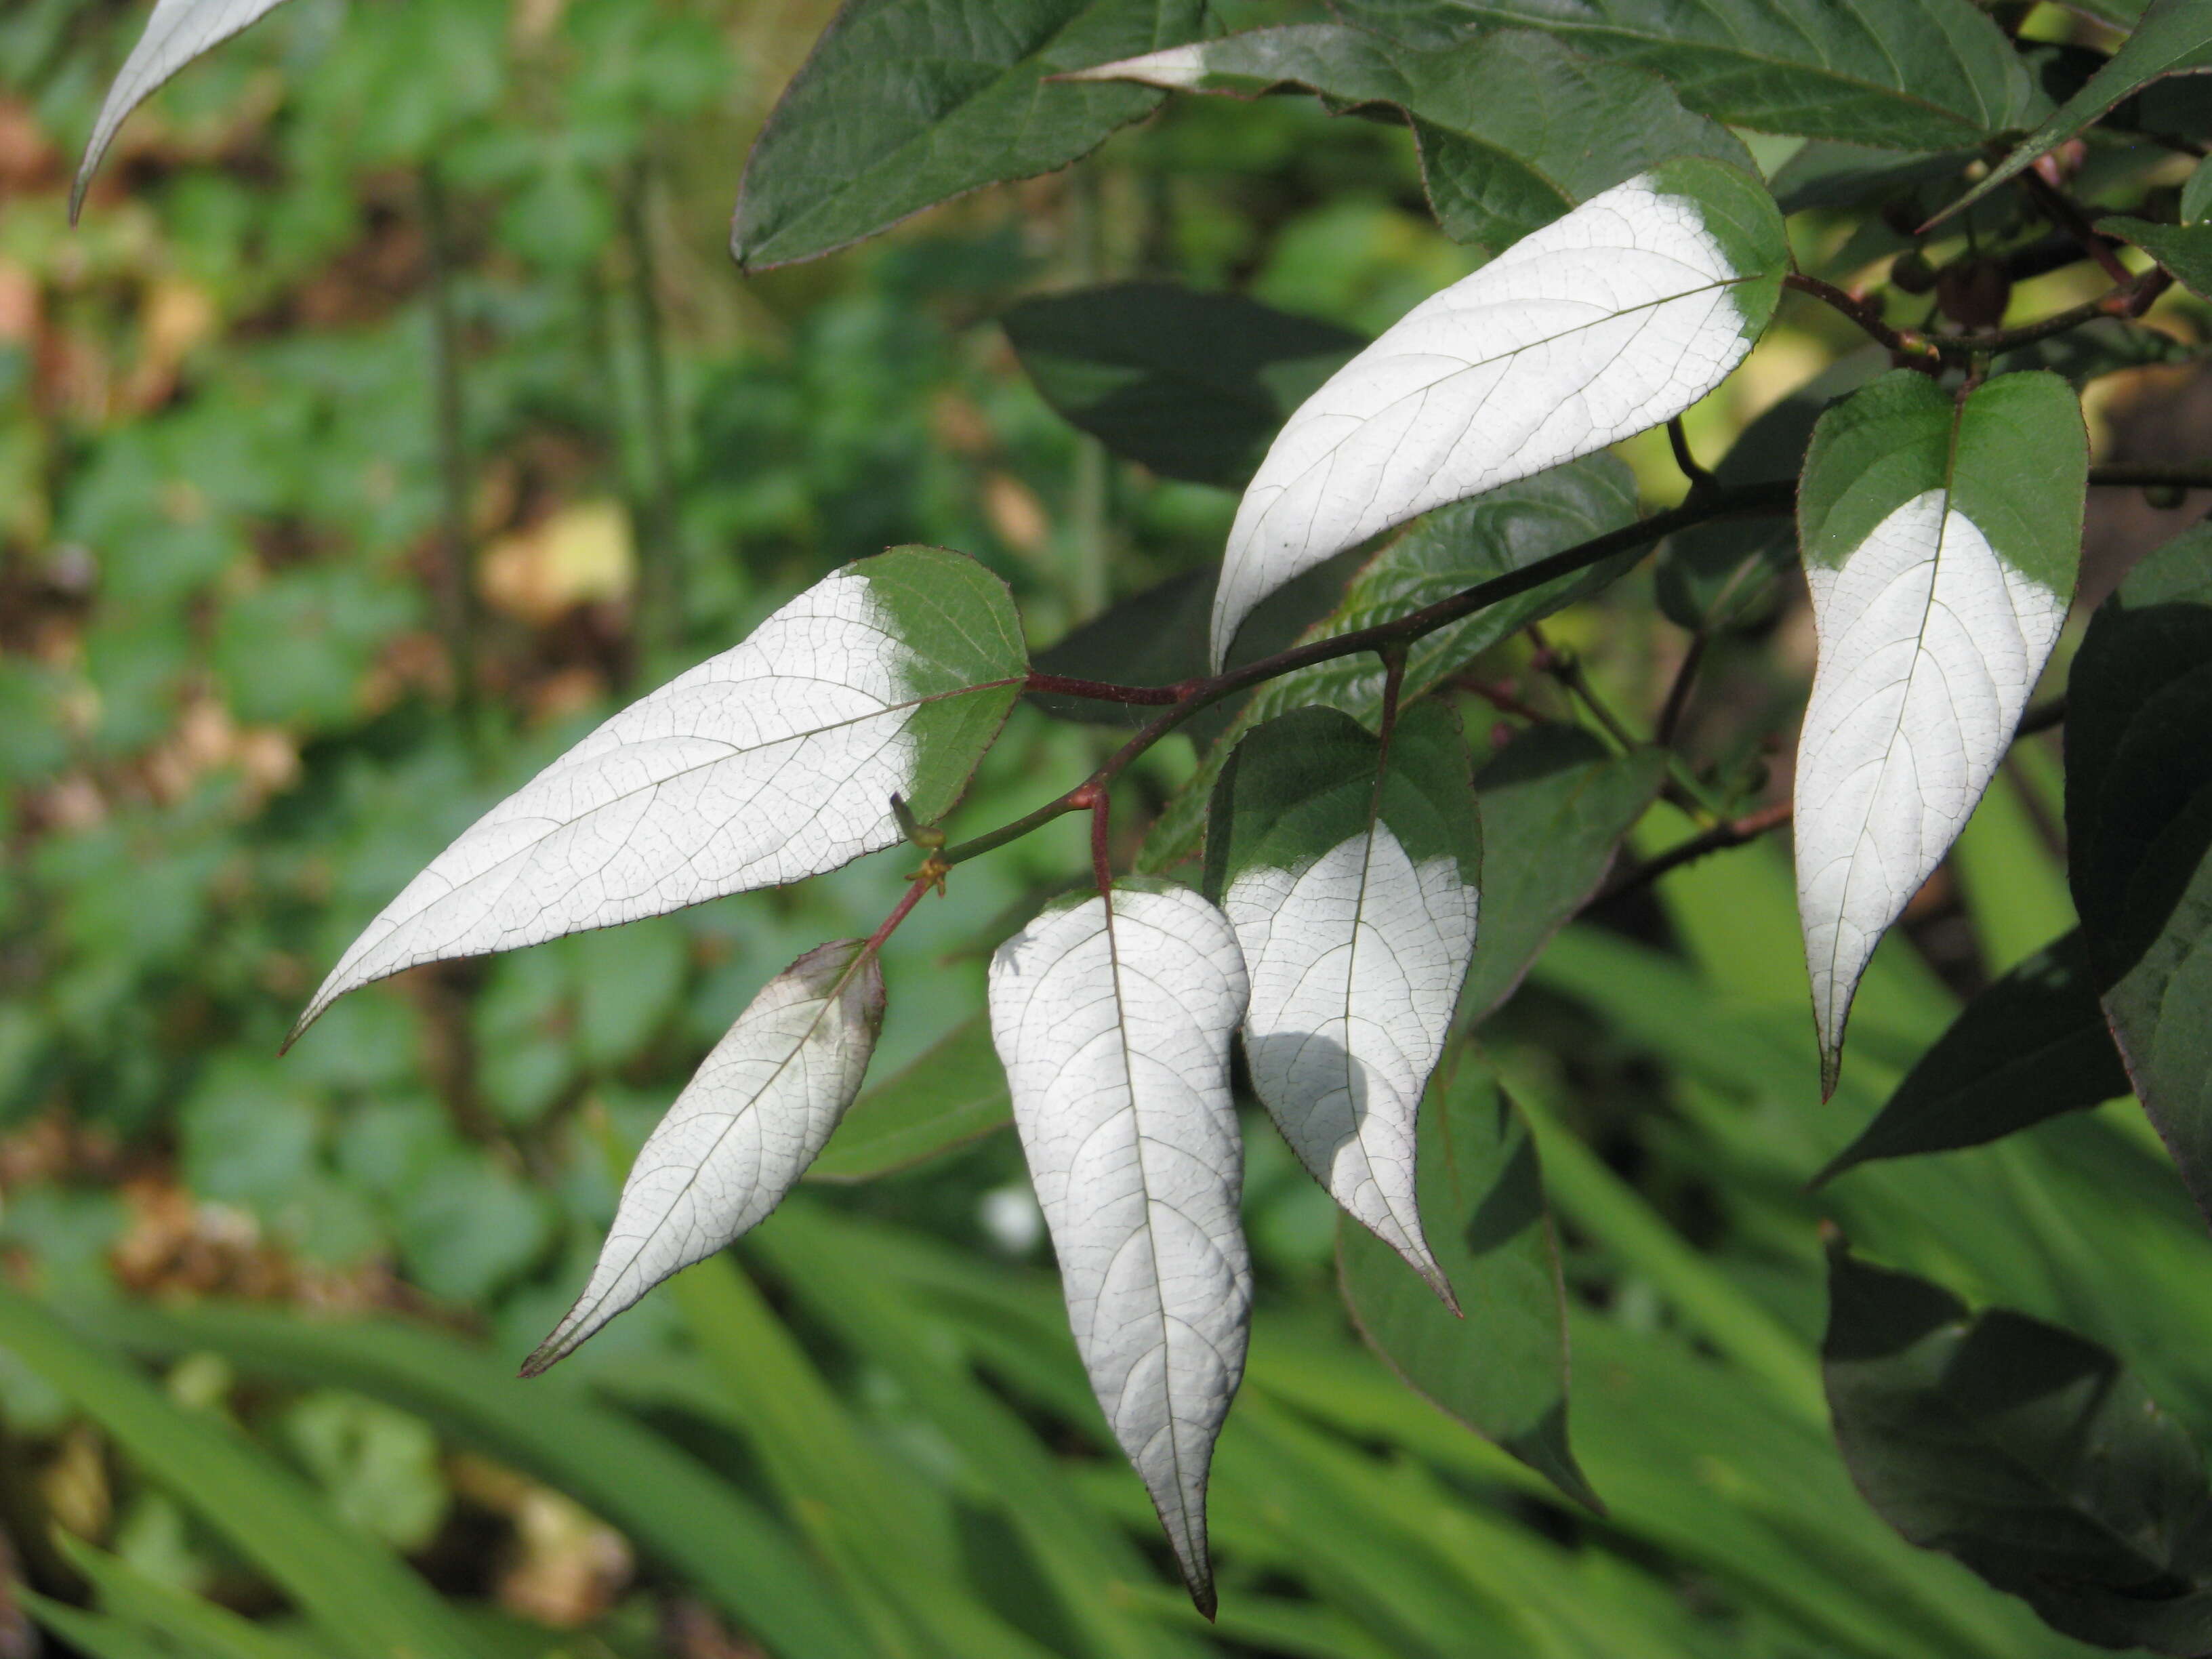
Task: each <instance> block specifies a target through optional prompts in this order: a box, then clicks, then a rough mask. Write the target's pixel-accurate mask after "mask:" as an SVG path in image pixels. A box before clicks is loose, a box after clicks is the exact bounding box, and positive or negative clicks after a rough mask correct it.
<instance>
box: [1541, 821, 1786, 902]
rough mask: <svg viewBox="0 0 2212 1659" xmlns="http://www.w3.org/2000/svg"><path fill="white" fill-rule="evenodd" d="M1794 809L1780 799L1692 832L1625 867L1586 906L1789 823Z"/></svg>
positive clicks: (1737, 845) (1639, 886) (1645, 883)
mask: <svg viewBox="0 0 2212 1659" xmlns="http://www.w3.org/2000/svg"><path fill="white" fill-rule="evenodd" d="M1789 822H1790V803H1789V802H1788V801H1786V800H1782V801H1777V802H1775V803H1774V804H1773V805H1771V806H1762V807H1760V808H1759V811H1756V812H1747V813H1745V814H1744V815H1743V816H1742V817H1740V818H1730V819H1729V820H1728V821H1727V822H1726V823H1717V824H1715V825H1714V826H1713V827H1712V828H1711V829H1708V830H1706V831H1705V833H1704V834H1703V835H1700V836H1691V837H1690V839H1689V840H1687V841H1686V842H1683V843H1682V844H1681V845H1680V846H1679V847H1670V848H1668V849H1667V850H1666V851H1665V852H1663V853H1662V854H1659V855H1658V857H1656V858H1653V859H1647V860H1644V862H1643V863H1641V864H1638V865H1636V866H1632V867H1631V868H1629V869H1627V870H1625V871H1623V872H1621V874H1620V878H1619V879H1618V880H1615V881H1613V882H1611V883H1609V884H1607V887H1606V890H1604V891H1603V892H1602V893H1600V894H1599V895H1598V896H1596V897H1595V898H1594V899H1592V900H1591V901H1590V902H1589V905H1587V906H1585V907H1584V908H1595V907H1596V906H1598V905H1601V904H1603V903H1605V902H1607V901H1608V900H1612V899H1617V898H1619V897H1620V896H1621V895H1622V894H1624V893H1633V892H1635V891H1636V890H1638V889H1639V888H1644V887H1649V886H1650V884H1652V883H1653V882H1655V881H1656V880H1658V879H1659V878H1660V877H1662V876H1663V875H1666V874H1667V873H1668V872H1670V871H1674V870H1679V869H1680V868H1681V867H1682V866H1684V865H1686V864H1695V863H1696V862H1697V861H1698V860H1699V859H1701V858H1704V857H1705V856H1707V855H1708V854H1713V853H1718V852H1723V851H1725V850H1726V849H1727V848H1731V847H1741V846H1743V845H1745V844H1746V843H1747V842H1754V841H1757V840H1758V839H1759V837H1760V836H1763V835H1765V834H1766V833H1767V831H1768V830H1770V829H1778V828H1780V827H1781V826H1782V825H1783V824H1785V823H1789Z"/></svg>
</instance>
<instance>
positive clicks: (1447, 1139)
mask: <svg viewBox="0 0 2212 1659" xmlns="http://www.w3.org/2000/svg"><path fill="white" fill-rule="evenodd" d="M1417 1167H1418V1170H1419V1191H1420V1206H1421V1217H1422V1220H1423V1222H1424V1224H1425V1226H1426V1229H1427V1232H1428V1237H1429V1242H1430V1243H1431V1246H1432V1247H1433V1249H1435V1251H1436V1255H1437V1262H1438V1264H1439V1265H1440V1266H1441V1267H1443V1270H1444V1273H1446V1274H1447V1275H1448V1276H1449V1279H1451V1282H1452V1286H1453V1288H1454V1289H1455V1291H1458V1293H1459V1301H1460V1306H1461V1307H1462V1309H1463V1310H1465V1315H1466V1316H1465V1317H1464V1318H1461V1317H1457V1316H1455V1315H1454V1314H1453V1313H1452V1311H1451V1310H1449V1308H1446V1307H1445V1306H1444V1305H1443V1303H1441V1302H1439V1301H1437V1298H1436V1297H1434V1296H1433V1295H1431V1293H1430V1291H1429V1288H1428V1286H1427V1285H1424V1284H1423V1283H1422V1282H1421V1280H1420V1279H1419V1278H1417V1277H1416V1276H1415V1275H1414V1274H1413V1273H1411V1272H1410V1271H1408V1270H1407V1266H1406V1264H1405V1263H1404V1262H1403V1261H1400V1260H1399V1259H1398V1256H1397V1255H1396V1253H1395V1251H1393V1250H1392V1249H1390V1248H1389V1246H1388V1245H1386V1244H1384V1243H1382V1241H1380V1240H1379V1239H1377V1238H1376V1237H1374V1236H1373V1235H1372V1234H1370V1233H1369V1232H1367V1231H1365V1230H1364V1229H1363V1228H1358V1227H1342V1228H1340V1230H1339V1231H1338V1233H1337V1266H1338V1271H1339V1273H1340V1277H1341V1278H1342V1279H1343V1284H1344V1299H1345V1302H1346V1304H1347V1305H1348V1306H1349V1307H1350V1308H1351V1310H1352V1318H1353V1320H1354V1321H1355V1322H1358V1326H1359V1328H1360V1331H1361V1333H1362V1334H1364V1336H1365V1337H1366V1338H1367V1340H1368V1341H1369V1342H1370V1343H1372V1344H1373V1345H1374V1346H1375V1349H1376V1352H1378V1353H1380V1354H1381V1355H1382V1356H1383V1358H1384V1359H1385V1360H1387V1361H1389V1364H1390V1367H1391V1369H1392V1370H1395V1371H1396V1372H1397V1373H1398V1374H1399V1375H1400V1376H1402V1377H1404V1378H1405V1379H1406V1381H1407V1383H1409V1384H1411V1385H1412V1386H1413V1388H1415V1389H1419V1391H1420V1392H1421V1393H1422V1394H1424V1395H1427V1396H1428V1397H1429V1398H1430V1399H1431V1400H1433V1401H1436V1402H1437V1405H1439V1406H1441V1407H1443V1408H1444V1410H1446V1411H1448V1412H1449V1413H1451V1414H1452V1415H1453V1416H1454V1417H1456V1418H1458V1419H1460V1420H1461V1421H1462V1422H1463V1423H1465V1424H1466V1425H1468V1427H1469V1428H1471V1429H1473V1430H1474V1431H1476V1432H1477V1433H1478V1434H1481V1435H1484V1436H1486V1437H1488V1438H1490V1439H1492V1440H1495V1441H1496V1442H1497V1443H1498V1444H1499V1445H1501V1446H1503V1447H1504V1449H1506V1450H1508V1451H1510V1452H1511V1453H1512V1454H1513V1455H1515V1456H1516V1457H1517V1458H1519V1459H1520V1460H1521V1461H1522V1462H1524V1463H1526V1464H1528V1466H1529V1468H1533V1469H1535V1470H1537V1471H1538V1472H1539V1473H1541V1474H1543V1475H1545V1476H1546V1477H1547V1478H1548V1479H1549V1480H1552V1481H1553V1483H1554V1484H1555V1485H1557V1486H1559V1490H1560V1491H1562V1492H1565V1493H1566V1494H1567V1495H1568V1496H1569V1497H1571V1498H1574V1499H1576V1500H1577V1502H1579V1503H1583V1504H1588V1505H1589V1507H1590V1508H1592V1509H1594V1510H1600V1511H1601V1512H1602V1510H1603V1507H1604V1506H1603V1505H1602V1504H1601V1503H1600V1502H1599V1500H1598V1498H1597V1496H1596V1494H1595V1493H1594V1492H1591V1491H1590V1489H1589V1482H1588V1481H1586V1480H1584V1479H1583V1472H1582V1470H1581V1469H1580V1468H1577V1466H1576V1463H1575V1455H1574V1452H1573V1451H1572V1449H1571V1448H1570V1447H1569V1445H1568V1443H1567V1331H1566V1308H1565V1295H1564V1292H1563V1290H1562V1287H1561V1285H1560V1281H1559V1249H1558V1245H1557V1243H1556V1242H1555V1241H1554V1239H1553V1233H1552V1221H1551V1217H1550V1215H1549V1214H1548V1213H1547V1211H1546V1209H1545V1206H1544V1176H1543V1171H1542V1170H1541V1168H1540V1167H1539V1165H1538V1164H1537V1159H1536V1143H1535V1140H1534V1137H1532V1136H1531V1135H1530V1134H1529V1133H1528V1124H1527V1123H1525V1122H1524V1121H1522V1117H1521V1115H1520V1113H1519V1112H1518V1111H1516V1109H1515V1108H1514V1105H1513V1103H1512V1101H1511V1100H1510V1098H1508V1097H1507V1095H1506V1093H1505V1091H1504V1089H1503V1088H1502V1087H1500V1086H1499V1085H1498V1079H1496V1078H1495V1077H1493V1076H1492V1075H1491V1073H1490V1071H1489V1069H1488V1068H1487V1067H1486V1066H1484V1065H1483V1064H1482V1063H1481V1061H1480V1060H1478V1059H1477V1058H1476V1057H1475V1056H1474V1055H1473V1054H1463V1055H1462V1056H1461V1057H1460V1059H1459V1060H1458V1062H1457V1064H1456V1066H1455V1069H1454V1071H1453V1073H1452V1075H1451V1076H1450V1077H1449V1079H1448V1080H1444V1081H1442V1082H1440V1083H1439V1084H1438V1085H1437V1086H1436V1087H1434V1088H1432V1089H1431V1091H1430V1096H1429V1099H1428V1101H1427V1103H1426V1106H1425V1109H1424V1110H1423V1112H1422V1114H1421V1130H1420V1146H1419V1163H1418V1165H1417Z"/></svg>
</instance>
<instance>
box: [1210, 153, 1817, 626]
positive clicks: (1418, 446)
mask: <svg viewBox="0 0 2212 1659" xmlns="http://www.w3.org/2000/svg"><path fill="white" fill-rule="evenodd" d="M1708 197H1710V198H1711V199H1712V200H1714V201H1717V202H1718V203H1719V204H1720V205H1719V206H1718V207H1712V206H1710V205H1709V204H1708V202H1707V200H1706V199H1705V198H1708ZM1786 258H1787V248H1786V246H1785V245H1784V242H1783V240H1782V233H1781V220H1780V217H1779V216H1778V214H1777V212H1776V210H1775V209H1774V204H1773V202H1772V199H1771V197H1768V196H1766V195H1765V192H1764V191H1763V190H1759V189H1758V188H1757V187H1756V186H1754V185H1753V184H1752V182H1751V181H1750V180H1749V179H1747V178H1746V177H1745V176H1744V175H1742V174H1740V173H1736V172H1735V169H1733V168H1730V167H1725V166H1723V164H1721V163H1718V162H1714V161H1705V160H1702V159H1691V160H1685V161H1676V162H1670V163H1668V165H1667V166H1666V167H1662V168H1660V169H1657V170H1656V171H1655V172H1654V173H1645V174H1640V175H1638V177H1636V178H1634V179H1629V180H1628V181H1627V182H1626V183H1625V184H1621V185H1615V186H1614V187H1613V189H1611V190H1608V191H1603V192H1602V193H1601V194H1599V195H1597V196H1594V197H1591V198H1590V199H1589V201H1587V202H1585V203H1583V204H1582V205H1581V206H1580V207H1578V208H1576V209H1575V210H1573V211H1572V212H1571V213H1569V214H1567V215H1566V216H1565V217H1563V218H1560V219H1558V220H1555V221H1554V222H1552V223H1551V224H1548V225H1547V226H1545V227H1544V228H1542V229H1541V230H1539V231H1536V232H1535V233H1534V234H1531V235H1528V236H1526V237H1523V238H1522V240H1520V241H1518V242H1516V243H1515V244H1514V245H1513V246H1511V247H1510V248H1508V249H1507V250H1506V251H1505V252H1504V253H1502V254H1500V255H1499V256H1498V258H1495V259H1493V260H1492V261H1491V262H1490V263H1489V264H1486V265H1485V266H1483V267H1482V269H1481V270H1478V271H1476V272H1474V275H1472V276H1468V277H1466V278H1464V279H1463V280H1462V281H1460V282H1458V283H1455V284H1453V285H1452V286H1451V287H1449V288H1448V289H1444V290H1443V292H1442V293H1439V294H1436V295H1431V297H1430V298H1428V299H1427V300H1425V301H1423V302H1422V303H1421V304H1419V306H1416V307H1414V308H1413V310H1412V311H1411V312H1409V313H1407V314H1406V316H1405V317H1404V318H1402V319H1400V320H1399V321H1398V322H1397V323H1396V324H1395V325H1393V326H1392V327H1391V328H1389V330H1387V331H1385V332H1384V333H1383V336H1382V337H1381V338H1379V339H1377V340H1376V342H1375V343H1373V344H1372V345H1370V346H1369V347H1368V348H1367V349H1365V350H1364V351H1363V352H1361V353H1360V354H1359V355H1358V356H1357V357H1354V358H1353V359H1352V361H1351V362H1349V363H1346V365H1345V366H1344V367H1343V368H1340V369H1339V370H1338V371H1337V372H1336V373H1335V374H1334V375H1332V376H1331V377H1330V378H1329V379H1328V381H1326V382H1325V383H1324V384H1323V385H1322V388H1321V390H1320V391H1318V392H1315V393H1314V395H1313V396H1312V397H1311V398H1308V399H1307V400H1306V402H1305V403H1304V404H1303V405H1301V406H1300V407H1299V409H1298V410H1297V412H1296V413H1295V414H1293V415H1292V416H1291V418H1290V420H1289V421H1288V422H1286V423H1285V426H1284V428H1283V429H1282V431H1281V433H1280V434H1279V435H1277V437H1276V439H1275V442H1274V446H1273V447H1272V448H1271V449H1269V450H1268V452H1267V459H1265V460H1263V461H1262V462H1261V464H1260V470H1259V471H1258V472H1257V473H1256V474H1255V476H1254V477H1253V479H1252V483H1251V484H1250V486H1249V488H1248V489H1246V491H1245V493H1244V499H1243V502H1242V503H1241V504H1240V505H1239V507H1237V520H1236V522H1235V524H1234V525H1233V526H1231V530H1230V532H1229V544H1228V550H1227V552H1226V554H1225V557H1224V560H1223V563H1222V570H1221V585H1220V586H1219V588H1218V590H1217V591H1216V593H1215V597H1214V606H1213V624H1212V659H1213V663H1214V665H1215V667H1216V668H1217V669H1218V667H1219V666H1220V665H1221V664H1222V663H1223V661H1224V660H1225V658H1226V657H1227V655H1228V652H1229V647H1230V645H1231V641H1234V640H1235V638H1236V636H1237V629H1239V628H1240V627H1241V626H1243V622H1244V620H1245V618H1246V617H1249V615H1250V614H1251V612H1252V611H1253V609H1254V607H1255V606H1256V605H1259V603H1260V602H1261V600H1262V599H1266V598H1267V595H1268V594H1270V593H1272V592H1274V591H1275V590H1276V589H1277V588H1279V587H1280V586H1282V585H1283V584H1284V583H1285V582H1286V581H1289V580H1291V579H1292V578H1293V577H1295V576H1297V575H1298V574H1300V573H1301V572H1304V571H1306V570H1310V569H1311V568H1313V567H1314V566H1315V565H1317V564H1319V563H1321V562H1322V561H1323V560H1325V559H1328V558H1329V557H1331V556H1334V554H1337V553H1340V552H1341V551H1343V550H1345V549H1346V548H1348V547H1352V546H1355V545H1357V544H1358V543H1360V542H1363V541H1364V540H1365V539H1366V538H1369V537H1370V536H1372V535H1374V534H1376V532H1378V531H1383V530H1386V529H1388V528H1389V527H1390V526H1392V525H1395V524H1400V523H1402V522H1404V521H1405V520H1407V519H1410V518H1412V517H1413V516H1414V515H1415V514H1417V513H1425V512H1426V511H1428V510H1429V509H1430V508H1431V507H1442V506H1443V505H1444V504H1445V503H1446V502H1449V501H1458V500H1461V499H1462V498H1463V497H1465V496H1468V495H1479V494H1480V493H1481V492H1482V491H1484V490H1486V489H1496V488H1497V487H1498V486H1499V485H1501V484H1505V483H1511V482H1513V481H1514V480H1515V479H1517V478H1525V477H1528V476H1530V475H1531V474H1533V473H1536V472H1541V471H1543V470H1544V469H1546V468H1547V467H1552V466H1557V465H1559V464H1560V463H1561V462H1564V461H1570V460H1572V459H1575V458H1576V457H1577V456H1580V455H1587V454H1589V453H1591V452H1593V451H1595V450H1598V449H1602V448H1604V447H1606V446H1607V445H1608V444H1611V443H1613V442H1615V441H1618V440H1620V439H1622V438H1626V437H1628V436H1630V435H1632V434H1634V433H1638V432H1641V431H1643V430H1644V428H1647V427H1651V426H1656V425H1657V424H1659V423H1660V422H1662V421H1665V420H1667V419H1668V418H1669V417H1671V416H1674V415H1678V414H1680V412H1681V411H1682V410H1685V409H1687V408H1688V407H1689V406H1690V405H1691V404H1693V403H1695V402H1697V401H1698V399H1699V398H1702V397H1704V396H1705V393H1707V392H1710V391H1711V390H1712V389H1713V387H1715V386H1718V385H1719V384H1720V382H1721V380H1723V378H1724V377H1725V376H1726V375H1727V374H1728V373H1729V370H1730V369H1732V368H1735V365H1736V364H1737V363H1738V362H1740V361H1741V359H1742V357H1743V356H1744V354H1745V353H1746V352H1747V351H1748V350H1749V349H1751V344H1752V342H1753V339H1755V338H1756V337H1757V336H1758V333H1759V329H1760V328H1761V327H1762V326H1764V325H1765V320H1766V317H1767V315H1768V314H1769V313H1771V310H1772V307H1773V301H1774V294H1775V292H1776V288H1777V284H1778V282H1779V277H1780V271H1781V270H1782V268H1783V265H1784V264H1785V263H1786Z"/></svg>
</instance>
